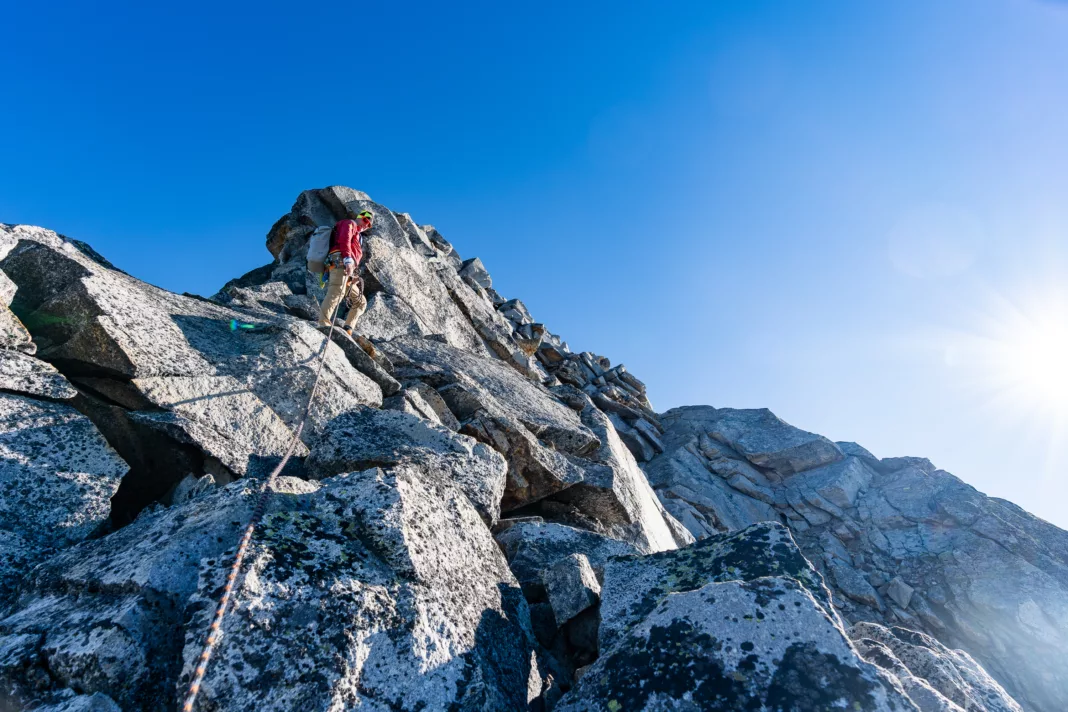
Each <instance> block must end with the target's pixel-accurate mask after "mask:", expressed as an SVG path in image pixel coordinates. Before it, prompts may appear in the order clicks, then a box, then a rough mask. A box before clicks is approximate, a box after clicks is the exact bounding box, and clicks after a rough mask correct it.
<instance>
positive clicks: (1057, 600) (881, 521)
mask: <svg viewBox="0 0 1068 712" xmlns="http://www.w3.org/2000/svg"><path fill="white" fill-rule="evenodd" d="M661 422H662V424H663V425H664V428H665V435H664V443H665V448H666V449H665V452H664V453H663V454H662V455H658V456H657V457H655V458H654V459H653V460H652V461H651V462H650V463H649V465H648V466H647V472H648V474H649V479H650V482H651V483H652V484H653V486H654V487H655V488H656V490H657V493H658V494H659V495H660V497H661V499H662V501H663V502H664V505H665V507H666V508H667V509H668V511H670V512H672V513H673V514H675V516H676V517H677V518H678V519H679V521H681V522H682V523H683V524H685V525H686V526H687V527H688V528H690V530H691V531H692V532H693V533H694V535H695V536H697V537H705V536H710V535H712V534H713V533H715V532H724V531H735V530H738V529H741V528H744V527H746V526H748V525H750V524H753V523H756V522H760V521H767V520H772V521H783V522H785V523H787V524H788V525H789V526H790V528H791V530H792V531H793V533H794V536H795V537H796V539H797V543H798V545H799V546H800V547H801V550H802V551H803V552H804V553H805V555H806V556H807V557H808V558H809V559H810V560H811V561H812V562H813V563H814V564H815V565H816V566H817V567H818V568H819V569H820V571H821V572H823V573H824V575H825V576H826V579H827V582H828V584H829V585H830V586H831V588H832V591H834V593H835V606H836V607H837V608H838V609H839V610H840V611H841V612H842V615H843V616H844V617H845V618H846V619H847V620H849V621H850V622H852V623H859V622H863V621H869V622H875V623H881V624H884V625H889V626H898V627H903V628H907V629H911V630H914V631H919V632H922V633H926V634H927V635H929V636H933V637H934V638H935V639H937V640H938V641H941V643H942V644H944V645H946V646H949V647H950V648H960V649H962V650H964V651H967V653H968V654H970V655H971V656H972V657H973V658H974V659H975V660H976V661H978V662H979V663H980V664H981V665H982V667H983V668H985V671H986V673H989V674H991V675H993V676H994V677H995V678H996V679H997V680H998V681H999V682H1000V683H1001V684H1002V685H1003V686H1004V688H1005V690H1007V691H1008V693H1010V694H1011V695H1012V697H1013V698H1015V700H1016V701H1017V702H1019V703H1021V704H1022V705H1024V708H1025V709H1032V710H1039V711H1040V712H1054V711H1055V710H1060V709H1065V708H1066V707H1065V706H1066V705H1068V668H1066V667H1065V666H1064V665H1062V664H1061V660H1062V659H1063V656H1064V651H1066V650H1068V533H1066V532H1064V531H1063V530H1061V529H1058V528H1057V527H1054V526H1052V525H1050V524H1048V523H1046V522H1043V521H1042V520H1040V519H1038V518H1036V517H1033V516H1031V515H1029V514H1027V513H1026V512H1024V511H1022V510H1020V509H1019V508H1018V507H1016V506H1014V505H1012V504H1010V503H1008V502H1005V501H1003V500H998V499H993V498H990V497H986V496H985V495H983V494H981V493H980V492H977V491H976V490H975V489H974V488H972V487H969V486H968V485H966V484H964V483H963V482H961V481H960V480H959V479H957V478H956V477H954V476H953V475H951V474H949V473H948V472H944V471H942V470H938V469H937V468H935V466H934V465H932V464H931V463H930V461H928V460H925V459H922V458H886V459H883V460H878V459H876V458H875V457H874V456H873V455H872V454H871V453H870V452H868V451H867V450H865V449H864V448H862V447H860V446H859V445H856V444H855V443H831V442H830V441H829V440H826V439H825V438H821V437H819V436H817V435H813V434H811V433H806V432H804V431H801V430H799V429H798V428H795V427H793V426H791V425H789V424H787V423H784V422H782V421H781V420H779V419H778V418H775V417H774V416H773V415H772V414H771V413H770V412H768V411H764V410H762V411H736V410H733V409H729V408H723V409H716V408H711V407H691V408H677V409H674V410H672V411H669V412H667V413H665V414H664V415H663V416H662V418H661ZM984 674H985V673H984ZM974 704H979V703H974ZM983 704H986V703H983ZM988 706H989V705H988ZM976 708H977V709H978V708H980V707H976ZM996 708H997V707H991V709H996ZM983 709H985V707H983Z"/></svg>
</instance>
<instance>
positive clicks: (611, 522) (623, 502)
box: [557, 404, 688, 553]
mask: <svg viewBox="0 0 1068 712" xmlns="http://www.w3.org/2000/svg"><path fill="white" fill-rule="evenodd" d="M582 422H583V424H585V425H586V426H587V427H589V429H590V430H591V431H592V432H593V433H594V435H596V436H597V439H598V440H600V442H601V447H600V448H599V449H598V450H597V452H595V453H593V454H591V455H590V456H589V459H590V460H592V461H593V462H594V463H595V464H594V465H592V466H587V467H586V468H585V470H584V476H583V480H582V482H579V483H577V484H575V485H574V486H572V487H570V488H568V489H567V490H565V491H564V492H562V493H560V495H558V497H557V499H559V500H560V501H563V502H567V503H569V504H572V505H574V506H575V507H576V508H577V509H578V510H579V511H581V512H582V513H583V514H585V515H586V516H589V517H591V518H592V519H594V520H595V521H597V522H598V523H599V524H600V525H601V527H603V529H604V531H605V533H607V534H609V536H612V537H613V538H616V539H621V540H623V541H627V542H630V543H631V544H634V546H636V547H637V548H638V550H639V551H641V552H642V553H652V552H654V551H664V550H667V549H674V548H676V547H677V546H678V544H677V543H676V541H675V538H674V537H673V536H672V531H671V528H669V526H668V524H667V521H666V520H665V517H670V516H671V515H669V514H667V513H665V512H664V509H663V507H662V506H661V505H660V502H659V501H658V499H657V497H656V494H655V493H654V492H653V489H652V487H650V486H649V482H648V481H647V480H646V479H645V475H644V473H643V472H642V471H641V469H640V468H639V467H638V463H637V462H636V461H635V460H634V456H633V455H632V454H631V453H630V450H628V449H627V447H626V446H625V445H624V444H623V441H622V440H620V438H619V435H617V434H616V430H615V427H614V426H613V425H612V422H611V421H610V420H609V419H608V416H606V415H605V414H604V413H602V412H601V411H600V410H598V409H597V408H595V407H594V406H593V405H592V404H590V405H588V406H587V407H586V408H585V409H584V410H583V411H582ZM684 543H688V542H684Z"/></svg>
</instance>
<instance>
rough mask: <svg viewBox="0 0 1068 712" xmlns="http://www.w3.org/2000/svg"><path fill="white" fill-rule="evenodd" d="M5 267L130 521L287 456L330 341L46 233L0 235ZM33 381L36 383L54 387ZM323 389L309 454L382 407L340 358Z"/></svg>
mask: <svg viewBox="0 0 1068 712" xmlns="http://www.w3.org/2000/svg"><path fill="white" fill-rule="evenodd" d="M0 267H2V268H3V270H4V271H5V273H6V274H7V275H8V276H9V277H10V278H11V280H12V281H13V282H14V283H15V284H16V285H17V286H18V290H17V292H16V293H15V295H14V298H13V300H12V308H13V309H14V311H15V312H16V313H17V314H19V315H20V316H21V318H22V319H23V321H24V322H25V323H26V324H27V325H28V327H29V329H30V331H31V332H32V333H33V335H34V341H35V343H36V345H37V347H38V348H37V356H38V358H40V359H44V360H47V361H48V362H49V363H50V364H52V366H55V367H58V368H59V369H60V371H62V372H63V374H65V375H66V376H67V377H68V378H69V379H71V380H73V382H74V384H75V385H77V386H78V387H79V388H80V389H81V390H82V392H83V396H82V397H81V398H79V399H77V400H76V401H75V402H74V403H73V404H74V405H75V407H78V408H79V409H80V410H81V411H82V412H84V413H85V414H86V415H87V416H88V417H89V418H91V419H92V420H93V422H94V423H95V424H96V426H97V427H98V428H99V429H100V430H101V432H102V433H103V434H104V436H105V437H106V438H107V439H108V441H109V442H110V443H111V444H112V446H113V447H115V449H116V450H117V451H118V452H119V454H120V455H122V457H123V458H124V459H125V460H126V461H127V462H128V463H129V464H130V466H131V470H132V477H130V478H128V481H124V483H123V491H122V493H121V494H120V495H119V498H120V503H122V509H123V510H124V516H134V515H136V513H137V511H139V510H140V508H141V507H143V506H145V505H146V504H149V503H150V502H152V501H154V500H156V499H159V498H160V497H162V496H164V495H165V494H166V493H167V492H168V491H169V490H170V488H172V487H173V486H174V485H175V484H176V483H177V482H178V481H179V480H180V479H181V478H182V477H184V476H185V475H186V474H189V472H190V471H193V472H194V474H197V475H200V474H204V473H208V474H215V475H220V474H225V478H226V479H227V481H228V480H229V479H230V478H232V477H234V476H241V475H245V474H248V473H249V472H250V471H251V472H253V473H255V472H260V471H264V470H266V469H269V467H270V466H271V465H272V464H273V462H274V461H275V460H276V459H277V458H279V457H281V455H282V454H283V453H284V451H285V448H286V446H287V444H288V442H289V438H290V435H291V432H292V429H293V428H295V427H296V425H297V422H298V421H299V420H300V418H301V415H302V413H303V410H304V405H305V398H306V396H305V394H306V392H307V390H308V389H309V388H310V386H311V382H312V380H313V379H314V377H315V372H314V366H315V363H314V361H315V356H316V354H317V353H318V352H319V350H320V349H321V347H322V344H323V340H324V337H323V335H322V334H321V333H319V332H318V331H317V330H316V329H315V328H314V326H313V325H312V324H310V323H308V322H307V321H304V320H301V319H297V318H294V317H289V316H279V315H276V314H266V313H264V314H254V315H253V314H250V313H248V312H244V311H237V310H234V309H230V308H226V307H222V306H220V305H218V304H214V303H212V302H208V301H206V300H202V299H195V298H191V297H185V296H180V295H176V294H171V293H170V292H166V291H164V290H162V289H158V288H156V287H153V286H151V285H148V284H145V283H144V282H140V281H138V280H136V279H134V278H133V277H130V276H129V275H126V274H124V273H122V272H119V271H117V270H115V269H113V268H112V267H110V266H109V265H107V264H104V263H102V262H101V261H100V258H99V257H98V256H96V255H95V253H92V254H89V253H86V252H85V251H83V250H81V249H79V248H78V247H77V245H75V244H74V243H73V242H70V241H67V240H64V239H63V238H61V237H59V236H58V235H56V234H55V233H52V232H49V231H47V230H42V229H40V228H30V227H24V226H15V227H9V226H0ZM246 327H251V328H246ZM34 368H35V369H36V370H35V371H34V373H35V374H36V376H35V378H34V381H35V382H39V381H40V379H41V378H49V377H50V378H53V379H54V374H52V373H51V372H46V371H45V370H44V369H42V368H41V367H38V366H35V367H34ZM4 370H10V369H4ZM24 378H28V376H24ZM322 378H323V381H324V384H323V389H324V390H325V391H327V392H329V394H330V395H329V397H327V398H322V399H320V400H318V401H317V402H316V403H315V404H314V405H313V408H312V411H311V417H310V419H309V426H308V428H306V430H305V433H306V435H305V439H306V440H310V439H311V438H312V437H314V435H315V434H316V433H318V432H319V431H320V430H321V429H322V428H323V427H324V426H325V424H326V423H327V422H329V421H330V420H331V419H333V418H334V417H336V416H338V415H340V414H341V413H343V412H345V411H347V410H349V409H351V408H353V407H355V406H358V405H360V404H370V405H380V404H381V403H382V391H381V388H380V387H379V386H378V385H377V384H376V383H374V382H373V381H372V380H370V379H369V378H367V377H366V376H364V375H363V374H361V373H360V372H358V371H357V370H356V369H354V368H353V367H352V366H351V365H350V363H349V360H348V359H347V358H346V357H345V355H344V353H343V352H342V351H341V349H340V348H337V347H336V346H334V345H329V347H328V348H327V350H326V366H325V368H324V369H323V377H322ZM52 384H53V385H52V386H51V388H53V389H54V388H55V385H54V380H53V382H52ZM27 388H29V386H27ZM42 388H44V386H42V387H40V388H36V389H35V391H36V392H40V391H41V390H42ZM44 395H48V393H44ZM148 442H151V446H149V447H145V444H146V443H148ZM303 453H306V450H303V451H302V454H303Z"/></svg>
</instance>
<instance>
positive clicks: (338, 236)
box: [330, 220, 363, 264]
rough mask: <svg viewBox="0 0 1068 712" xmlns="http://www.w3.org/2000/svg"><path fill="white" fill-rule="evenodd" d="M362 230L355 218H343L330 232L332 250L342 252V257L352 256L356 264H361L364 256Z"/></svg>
mask: <svg viewBox="0 0 1068 712" xmlns="http://www.w3.org/2000/svg"><path fill="white" fill-rule="evenodd" d="M360 232H361V230H360V226H359V225H357V224H356V221H355V220H342V221H341V222H339V223H338V224H337V225H335V226H334V231H333V232H332V233H330V251H331V252H340V253H341V257H342V258H345V257H351V258H352V259H353V261H355V262H356V264H360V259H361V258H362V257H363V239H362V238H361V237H360Z"/></svg>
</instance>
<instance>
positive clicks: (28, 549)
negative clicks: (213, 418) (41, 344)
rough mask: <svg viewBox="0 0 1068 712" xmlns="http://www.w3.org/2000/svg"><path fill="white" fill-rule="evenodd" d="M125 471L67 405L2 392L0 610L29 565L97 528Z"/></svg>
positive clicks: (82, 420) (6, 603)
mask: <svg viewBox="0 0 1068 712" xmlns="http://www.w3.org/2000/svg"><path fill="white" fill-rule="evenodd" d="M127 469H128V467H127V465H126V463H125V462H123V460H122V459H121V458H120V457H119V456H118V455H117V454H116V453H115V451H114V450H113V449H112V448H111V447H109V446H108V444H107V442H106V441H105V440H104V438H103V437H101V435H100V433H99V432H98V431H97V429H96V428H95V427H93V424H92V423H91V422H90V421H89V419H88V418H86V417H85V416H83V415H82V414H81V413H79V412H78V411H76V410H74V409H73V408H71V407H70V406H68V405H64V404H60V403H49V402H45V401H38V400H34V399H32V398H26V397H23V396H17V395H10V394H0V610H2V609H4V608H6V607H7V605H8V604H9V603H10V602H11V599H12V596H13V594H14V592H15V590H16V588H17V586H18V585H19V584H20V583H21V582H22V580H23V578H24V577H25V575H26V573H27V572H28V571H29V570H30V569H31V568H32V567H33V566H35V565H36V564H38V563H40V562H41V561H42V560H44V559H45V558H47V556H48V555H50V554H52V553H54V552H56V551H59V550H62V549H65V548H67V547H69V546H71V545H73V544H75V543H77V542H79V541H81V540H83V539H85V538H86V537H87V536H89V535H90V534H93V533H94V532H95V531H97V530H98V529H100V528H102V527H103V525H104V524H105V523H106V522H107V520H108V517H109V515H110V513H111V497H112V496H113V495H114V494H115V492H116V491H117V490H118V488H119V483H120V481H121V480H122V477H123V475H125V474H126V471H127Z"/></svg>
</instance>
